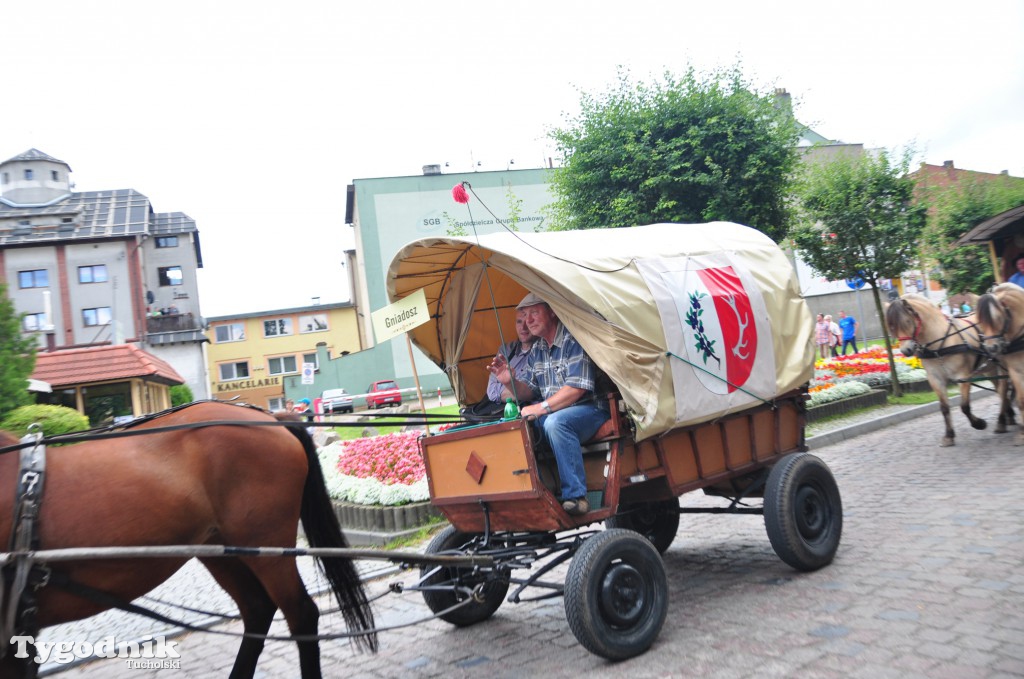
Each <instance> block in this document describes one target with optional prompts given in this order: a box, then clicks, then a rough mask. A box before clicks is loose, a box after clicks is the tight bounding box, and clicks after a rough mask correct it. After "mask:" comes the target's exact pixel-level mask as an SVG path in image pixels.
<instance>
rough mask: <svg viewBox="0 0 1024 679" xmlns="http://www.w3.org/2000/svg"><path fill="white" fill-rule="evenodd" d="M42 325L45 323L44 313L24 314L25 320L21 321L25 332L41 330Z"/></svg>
mask: <svg viewBox="0 0 1024 679" xmlns="http://www.w3.org/2000/svg"><path fill="white" fill-rule="evenodd" d="M44 325H46V314H25V320H23V321H22V322H21V327H22V328H24V329H25V330H26V331H27V332H35V331H36V330H42V329H43V326H44Z"/></svg>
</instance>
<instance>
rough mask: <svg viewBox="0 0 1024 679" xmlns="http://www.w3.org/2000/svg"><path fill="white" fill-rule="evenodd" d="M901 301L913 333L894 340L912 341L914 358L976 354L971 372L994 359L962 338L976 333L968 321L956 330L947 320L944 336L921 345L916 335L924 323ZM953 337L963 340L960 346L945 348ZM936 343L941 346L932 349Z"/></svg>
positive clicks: (972, 324) (911, 307)
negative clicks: (988, 359) (987, 360)
mask: <svg viewBox="0 0 1024 679" xmlns="http://www.w3.org/2000/svg"><path fill="white" fill-rule="evenodd" d="M902 301H903V306H904V308H905V309H906V310H907V311H908V312H909V313H910V315H911V316H913V317H914V333H913V334H912V335H910V336H909V337H908V336H902V337H897V338H896V339H898V340H900V341H901V342H902V341H904V340H910V341H912V342H913V343H914V345H915V346H914V352H913V354H912V355H913V356H915V357H916V358H924V359H933V358H944V357H946V356H954V355H956V354H965V353H974V354H976V358H975V361H974V367H973V369H972V370H973V371H977V370H978V368H979V367H981V364H982V362H983V361H984V360H985V359H987V358H994V357H993V356H991V355H990V354H989V353H988V352H986V351H984V349H977V348H975V347H972V346H971V345H970V343H969V342H968V341H967V338H966V337H964V332H965V331H967V330H974V331H975V332H976V333H977V327H978V326H977V324H976V323H971V322H970V321H967V324H968V325H967V327H964V328H958V327H956V324H955V323H953V319H948V320H947V332H946V334H945V335H943V336H942V337H940V338H938V339H935V340H932V341H931V342H928V343H927V344H922V343H921V340H919V339H918V338H917V335H918V333H919V332H921V327H922V326H923V325H924V323H923V322H922V321H921V316H920V315H918V313H917V310H916V309H914V307H913V306H911V305H910V304H908V303H907V301H906V300H902ZM954 336H959V337H960V338H961V339H962V340H963V342H962V343H960V344H955V345H950V346H947V345H946V340H948V339H949V338H950V337H954ZM978 336H979V338H980V337H981V335H980V333H978ZM936 343H939V344H941V346H939V347H938V348H937V349H933V348H932V345H934V344H936ZM979 344H980V342H979Z"/></svg>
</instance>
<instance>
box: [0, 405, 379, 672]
mask: <svg viewBox="0 0 1024 679" xmlns="http://www.w3.org/2000/svg"><path fill="white" fill-rule="evenodd" d="M268 421H269V422H272V421H274V418H273V417H271V416H270V415H268V414H266V413H265V412H263V411H260V410H257V409H254V408H248V407H240V406H236V405H230V404H227V403H218V402H203V403H196V404H193V405H190V406H187V407H184V408H180V409H176V410H173V411H170V412H169V413H167V414H163V415H161V416H159V417H156V418H154V419H150V420H147V421H145V422H144V423H142V424H138V425H136V426H132V427H131V430H146V429H166V428H167V427H175V426H177V427H181V428H177V429H174V430H173V431H160V432H153V433H146V434H141V435H138V436H128V437H124V438H114V439H106V440H99V441H86V442H81V443H76V444H74V445H69V446H59V447H58V446H50V447H48V449H47V453H46V469H45V477H44V478H45V482H44V489H43V497H42V501H41V504H40V512H39V519H38V537H39V549H41V550H45V549H59V548H70V547H80V548H81V547H85V548H89V547H93V548H95V547H106V546H110V547H114V546H117V547H130V546H146V547H152V546H159V545H186V544H191V545H205V544H209V545H229V546H240V547H257V546H268V547H294V546H295V541H296V535H297V530H298V523H299V519H300V518H301V520H302V526H303V529H304V531H305V534H306V537H307V539H308V540H309V542H310V544H311V545H312V546H314V547H346V546H347V543H346V541H345V537H344V536H343V535H342V533H341V529H340V528H339V526H338V522H337V518H336V516H335V514H334V512H333V511H332V509H331V503H330V498H329V496H328V495H327V491H326V488H325V486H324V478H323V473H322V471H321V469H320V465H319V462H318V460H317V456H316V449H315V447H314V445H313V442H312V440H311V438H310V436H309V434H307V433H306V431H305V429H304V427H303V426H301V425H299V426H298V427H295V428H291V427H289V428H287V430H286V428H285V427H284V426H260V425H259V424H250V423H266V422H268ZM209 422H217V423H219V424H216V425H212V426H203V423H209ZM196 424H198V425H200V426H198V427H190V426H189V425H196ZM17 443H18V442H17V440H14V439H12V438H11V437H10V436H9V435H6V434H2V433H0V447H3V446H7V445H12V444H17ZM18 470H19V460H18V453H17V452H11V453H6V454H2V455H0V479H3V480H4V483H2V484H0V536H7V535H10V534H11V530H12V525H11V524H12V513H13V509H12V508H13V507H14V502H15V498H14V491H15V483H14V479H16V478H17V476H18ZM201 560H202V562H203V564H204V565H205V566H206V568H207V569H208V570H209V571H210V573H211V574H212V575H213V577H214V578H215V579H216V581H217V583H218V584H220V586H221V587H223V588H224V590H225V591H226V592H227V593H228V594H230V595H231V598H232V599H234V600H235V603H236V604H237V605H238V610H239V612H240V614H241V617H242V621H243V623H244V627H245V631H246V633H252V635H253V636H252V637H248V636H247V637H246V638H244V639H243V640H242V642H241V644H240V647H239V651H238V655H237V656H236V658H235V663H234V667H233V668H232V671H231V676H232V677H251V676H253V674H254V672H255V670H256V662H257V660H258V658H259V655H260V653H261V651H262V650H263V646H264V639H262V638H260V637H261V636H262V635H265V634H266V633H267V630H268V629H269V628H270V624H271V622H272V621H273V617H274V613H275V611H276V610H277V609H280V610H281V612H282V613H283V614H284V617H285V619H286V621H287V623H288V627H289V629H290V630H291V633H292V634H293V635H296V636H298V635H306V638H303V639H302V640H299V641H298V648H299V666H300V669H301V673H302V677H304V678H305V679H309V678H312V677H319V676H321V675H320V650H319V644H318V642H317V641H316V640H315V639H309V638H308V636H315V635H316V634H317V626H318V617H319V612H318V610H317V607H316V604H315V603H314V602H313V600H312V599H311V598H310V596H309V594H308V593H307V592H306V588H305V586H304V585H303V583H302V579H301V578H300V576H299V571H298V568H297V567H296V564H295V559H294V558H287V557H249V556H239V557H217V558H212V557H211V558H204V559H201ZM186 561H187V559H185V558H140V559H134V560H132V559H124V558H122V559H118V560H88V561H77V562H73V561H66V562H54V563H53V564H52V571H53V573H54V575H55V576H58V575H59V577H51V579H50V582H51V584H50V585H48V586H44V587H42V588H41V589H39V591H38V592H37V593H36V595H37V599H38V602H37V603H38V612H37V625H36V627H37V628H42V627H47V626H50V625H56V624H59V623H63V622H67V621H70V620H77V619H80V618H84V617H86V616H90V615H93V614H95V613H98V612H100V611H102V610H104V609H106V608H110V607H111V605H112V604H111V603H110V602H109V601H104V600H102V598H100V600H98V601H97V600H93V599H92V598H83V597H82V596H81V595H76V594H73V593H71V592H70V591H66V589H67V588H62V587H61V585H60V584H57V585H54V584H53V582H54V581H57V582H58V583H59V582H60V581H62V580H65V579H66V580H70V581H72V582H73V583H77V584H80V585H84V586H86V587H89V588H92V589H94V590H101V591H102V592H104V593H106V594H109V595H112V596H113V597H117V598H118V599H120V600H122V601H131V600H132V599H135V598H137V597H139V596H142V595H143V594H145V593H146V592H148V591H150V590H151V589H153V588H154V587H156V586H157V585H159V584H160V583H161V582H163V581H164V580H166V579H167V578H169V577H170V576H171V575H173V574H174V573H175V571H177V570H178V569H179V568H181V567H182V565H184V563H185V562H186ZM320 566H321V570H322V571H323V572H324V575H325V576H326V578H327V581H328V583H329V584H330V586H331V589H332V590H333V592H334V594H335V596H336V597H337V599H338V601H339V603H340V604H341V609H342V613H343V615H344V617H345V621H346V623H347V625H348V627H349V629H350V630H352V631H358V632H364V631H366V630H372V629H373V613H372V611H371V610H370V607H369V604H368V602H367V599H366V596H365V593H364V592H363V588H362V584H361V582H360V579H359V575H358V573H357V572H356V569H355V567H354V565H353V563H352V561H351V560H350V559H347V558H329V559H322V560H321V561H320ZM0 585H3V586H4V587H6V586H7V585H6V584H4V583H3V582H2V581H0ZM22 632H23V633H29V634H31V633H33V631H29V630H22ZM34 632H38V629H36V630H34ZM356 638H357V639H361V643H362V644H363V645H364V646H365V647H366V648H368V649H370V650H374V651H375V650H376V648H377V638H376V636H375V635H374V634H373V633H372V632H371V633H370V634H368V635H367V636H363V637H356ZM6 642H8V640H7V639H2V640H0V643H6ZM6 650H7V653H6V654H5V657H4V658H3V659H2V660H0V677H8V676H22V674H28V675H29V676H31V675H33V674H34V662H33V661H32V660H31V659H28V660H25V661H22V660H18V659H16V658H14V657H13V655H14V653H13V652H12V651H13V649H12V648H10V647H8V648H7V649H6ZM22 655H24V654H22ZM29 655H30V656H31V655H34V653H32V652H30V654H29ZM19 662H24V663H27V664H28V665H27V666H25V665H17V664H15V663H19ZM5 663H6V664H5Z"/></svg>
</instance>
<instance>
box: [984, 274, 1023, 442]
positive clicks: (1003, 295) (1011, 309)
mask: <svg viewBox="0 0 1024 679" xmlns="http://www.w3.org/2000/svg"><path fill="white" fill-rule="evenodd" d="M977 309H978V329H979V330H981V332H982V334H984V336H985V349H986V350H987V351H989V352H991V353H992V354H993V355H995V356H997V357H998V358H999V362H1000V363H1002V364H1003V366H1005V367H1006V371H1007V372H1008V373H1009V375H1010V383H1011V384H1012V385H1013V391H1014V393H1015V394H1016V398H1017V408H1018V410H1020V411H1021V413H1024V353H1022V351H1024V288H1021V287H1020V286H1019V285H1016V284H1014V283H1002V284H1000V285H997V286H996V287H994V288H992V290H991V292H988V293H986V294H984V295H982V296H981V297H980V298H978V306H977ZM1014 445H1018V446H1022V445H1024V426H1022V427H1021V429H1020V430H1018V432H1017V439H1016V440H1015V441H1014Z"/></svg>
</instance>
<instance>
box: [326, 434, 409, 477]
mask: <svg viewBox="0 0 1024 679" xmlns="http://www.w3.org/2000/svg"><path fill="white" fill-rule="evenodd" d="M419 436H420V435H419V433H418V432H400V433H396V434H387V435H385V436H374V437H372V438H364V439H356V440H354V441H348V442H346V443H345V445H344V450H343V452H342V453H341V455H340V456H339V457H338V471H340V472H341V473H342V474H345V475H347V476H356V477H359V478H370V477H372V478H375V479H377V480H378V481H380V482H381V483H384V484H386V485H393V484H396V483H398V484H402V485H409V484H412V483H415V482H416V481H419V480H420V479H422V478H423V477H424V476H425V475H426V470H425V469H424V467H423V460H422V458H421V457H420V448H419Z"/></svg>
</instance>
